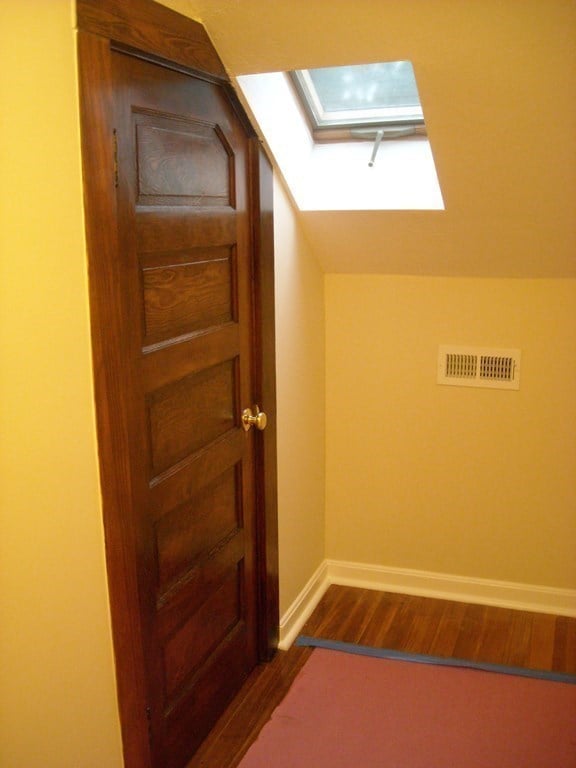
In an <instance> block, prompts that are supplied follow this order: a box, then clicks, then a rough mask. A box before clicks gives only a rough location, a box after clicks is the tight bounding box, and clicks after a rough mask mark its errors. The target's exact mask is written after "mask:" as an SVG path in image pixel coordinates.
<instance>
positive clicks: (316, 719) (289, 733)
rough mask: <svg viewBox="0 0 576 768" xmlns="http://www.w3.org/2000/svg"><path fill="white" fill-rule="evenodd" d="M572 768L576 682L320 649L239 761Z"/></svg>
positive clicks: (373, 767) (353, 767) (575, 765)
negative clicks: (574, 683)
mask: <svg viewBox="0 0 576 768" xmlns="http://www.w3.org/2000/svg"><path fill="white" fill-rule="evenodd" d="M328 767H329V768H576V685H570V684H568V683H564V682H551V681H548V680H539V679H530V678H525V677H516V676H513V675H504V674H498V673H494V672H484V671H478V670H472V669H462V668H448V667H442V666H430V665H428V664H416V663H412V662H408V661H396V660H393V661H391V660H389V659H379V658H370V657H366V656H358V655H354V654H350V653H342V652H340V651H333V650H324V649H322V648H316V649H315V650H314V651H313V652H312V656H311V657H310V659H309V660H308V661H307V662H306V664H305V666H304V668H303V669H302V671H301V672H300V674H299V675H298V677H297V678H296V680H295V682H294V684H293V685H292V687H291V688H290V690H289V692H288V694H287V696H286V697H285V699H284V700H283V701H282V703H281V704H280V706H279V707H278V708H277V709H276V710H275V712H274V714H273V715H272V718H271V720H270V721H269V722H268V723H267V724H266V725H265V727H264V728H263V730H262V732H261V733H260V736H259V737H258V739H257V741H256V742H255V743H254V744H253V745H252V746H251V748H250V749H249V751H248V753H247V754H246V755H245V757H244V759H243V760H242V762H241V763H240V766H239V768H328Z"/></svg>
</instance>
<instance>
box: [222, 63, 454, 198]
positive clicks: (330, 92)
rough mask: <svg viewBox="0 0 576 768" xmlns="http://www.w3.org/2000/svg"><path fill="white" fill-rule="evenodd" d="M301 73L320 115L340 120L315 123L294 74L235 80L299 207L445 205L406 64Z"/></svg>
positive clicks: (415, 89) (413, 86)
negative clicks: (386, 79)
mask: <svg viewBox="0 0 576 768" xmlns="http://www.w3.org/2000/svg"><path fill="white" fill-rule="evenodd" d="M382 67H384V68H385V69H384V70H383V69H382ZM384 71H386V72H388V74H389V75H390V76H389V77H388V82H387V85H386V86H384V84H383V82H382V80H383V78H382V73H383V72H384ZM318 73H319V74H318ZM300 74H301V75H302V78H303V79H304V80H305V82H310V83H311V84H312V86H313V90H312V91H311V92H312V93H315V94H316V95H315V97H314V98H315V100H316V102H317V105H316V109H317V113H318V115H319V117H320V118H322V115H323V116H324V117H323V118H322V119H324V120H336V121H343V122H337V123H328V124H325V125H323V126H320V127H318V128H314V125H315V123H313V121H312V119H308V120H307V119H306V116H305V111H304V108H303V106H302V98H301V96H300V94H299V92H298V90H297V88H295V87H294V78H295V77H296V75H295V74H294V73H293V72H291V73H288V72H263V73H259V74H252V75H240V76H238V77H237V78H236V84H237V85H238V87H239V89H240V91H241V92H242V98H243V101H244V103H246V104H247V105H248V108H249V111H250V113H251V115H252V117H253V118H254V120H255V122H256V123H257V125H258V129H259V133H260V136H261V138H263V139H264V141H265V143H266V145H267V146H268V149H269V150H270V152H271V154H272V155H273V156H274V159H275V163H276V167H277V169H279V170H280V171H281V173H282V175H283V177H284V180H285V181H286V183H287V185H288V187H289V188H290V191H291V194H292V197H293V200H294V202H295V203H296V205H297V206H298V208H299V209H300V210H301V211H374V210H380V211H382V210H443V208H444V203H443V200H442V193H441V191H440V185H439V183H438V176H437V174H436V168H435V166H434V158H433V156H432V149H431V147H430V142H429V140H428V136H427V134H426V129H425V127H424V116H423V114H422V107H421V106H420V102H419V99H418V89H417V88H416V85H415V83H414V72H413V70H412V65H411V64H410V62H396V63H391V64H368V65H364V64H363V65H357V66H344V67H329V68H327V69H326V68H324V69H309V70H301V71H300ZM376 74H378V77H376ZM344 85H345V86H346V88H344V87H343V86H344ZM318 105H320V106H319V107H318ZM376 152H378V157H377V159H376Z"/></svg>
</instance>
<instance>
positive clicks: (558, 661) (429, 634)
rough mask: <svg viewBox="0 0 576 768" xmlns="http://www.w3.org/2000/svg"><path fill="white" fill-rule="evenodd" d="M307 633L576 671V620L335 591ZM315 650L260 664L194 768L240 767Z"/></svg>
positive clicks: (294, 652) (286, 653)
mask: <svg viewBox="0 0 576 768" xmlns="http://www.w3.org/2000/svg"><path fill="white" fill-rule="evenodd" d="M302 634H308V635H313V636H316V637H324V638H329V639H331V640H343V641H345V642H351V643H358V644H361V645H370V646H374V647H380V648H393V649H396V650H403V651H410V652H413V653H426V654H430V655H433V656H444V657H452V658H459V659H469V660H472V661H483V662H491V663H494V664H508V665H511V666H518V667H528V668H530V669H542V670H554V671H558V672H569V673H572V674H576V619H572V618H566V617H562V616H551V615H547V614H538V613H526V612H524V611H513V610H509V609H506V608H491V607H486V606H480V605H467V604H465V603H456V602H450V601H446V600H434V599H430V598H422V597H409V596H406V595H396V594H391V593H387V592H375V591H372V590H367V589H354V588H352V587H338V586H331V587H330V588H329V589H328V591H327V592H326V594H325V595H324V597H323V599H322V601H321V602H320V604H319V606H318V607H317V609H316V611H315V612H314V613H313V615H312V617H311V618H310V619H309V621H308V622H307V623H306V626H305V627H304V628H303V630H302ZM311 652H312V651H311V649H310V648H296V647H292V648H291V649H290V650H289V651H279V652H278V654H277V655H276V657H275V658H274V660H273V661H272V662H270V663H269V664H265V665H262V666H261V667H258V668H257V669H256V670H255V671H254V672H253V673H252V675H251V677H250V678H249V679H248V681H247V682H246V684H245V685H244V687H243V689H242V691H241V692H240V693H239V695H238V696H237V697H236V698H235V699H234V701H233V702H232V704H231V705H230V706H229V708H228V709H227V710H226V712H225V713H224V715H223V717H222V718H221V719H220V721H219V722H218V723H217V725H216V727H215V728H214V730H213V731H212V733H211V735H210V736H209V738H208V739H207V740H206V741H205V742H204V744H203V745H202V747H201V748H200V750H199V752H198V753H197V754H196V756H195V757H194V759H193V760H192V762H191V763H190V764H189V766H188V768H234V767H235V766H237V765H238V763H239V761H240V759H241V758H242V756H243V755H244V753H245V752H246V750H247V749H248V747H249V746H250V744H251V743H252V741H254V739H255V738H256V737H257V735H258V733H259V731H260V729H261V728H262V726H263V725H264V724H265V723H266V722H267V720H268V719H269V717H270V715H271V714H272V711H273V710H274V708H275V707H276V706H277V705H278V704H279V703H280V701H281V700H282V698H283V697H284V695H285V694H286V692H287V690H288V688H289V687H290V685H291V683H292V681H293V680H294V678H295V677H296V675H297V674H298V671H299V670H300V669H301V668H302V666H303V665H304V663H305V661H306V659H307V658H308V657H309V655H310V653H311Z"/></svg>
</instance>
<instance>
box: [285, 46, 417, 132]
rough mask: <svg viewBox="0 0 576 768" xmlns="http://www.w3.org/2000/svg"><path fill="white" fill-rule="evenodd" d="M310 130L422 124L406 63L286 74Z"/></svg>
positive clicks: (410, 70)
mask: <svg viewBox="0 0 576 768" xmlns="http://www.w3.org/2000/svg"><path fill="white" fill-rule="evenodd" d="M291 76H292V79H293V81H294V83H295V85H296V87H297V90H298V92H299V94H300V97H301V99H302V101H303V104H304V106H305V108H306V111H307V113H308V116H309V118H310V120H311V123H312V128H313V129H314V130H318V129H323V128H334V127H340V128H354V127H368V126H374V127H386V126H389V127H391V126H415V125H423V124H424V115H423V113H422V107H421V105H420V98H419V95H418V87H417V85H416V78H415V76H414V69H413V67H412V64H411V62H409V61H392V62H384V63H380V64H358V65H354V66H344V67H323V68H320V69H301V70H296V71H295V72H292V73H291Z"/></svg>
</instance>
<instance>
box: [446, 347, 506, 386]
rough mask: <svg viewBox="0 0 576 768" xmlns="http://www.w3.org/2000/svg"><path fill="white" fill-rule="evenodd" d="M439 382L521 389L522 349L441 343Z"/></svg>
mask: <svg viewBox="0 0 576 768" xmlns="http://www.w3.org/2000/svg"><path fill="white" fill-rule="evenodd" d="M437 382H438V384H450V385H452V386H457V387H488V388H490V389H520V350H519V349H492V348H489V347H454V346H447V345H440V347H439V348H438V378H437Z"/></svg>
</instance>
